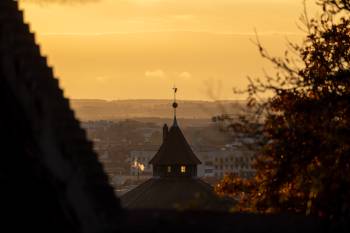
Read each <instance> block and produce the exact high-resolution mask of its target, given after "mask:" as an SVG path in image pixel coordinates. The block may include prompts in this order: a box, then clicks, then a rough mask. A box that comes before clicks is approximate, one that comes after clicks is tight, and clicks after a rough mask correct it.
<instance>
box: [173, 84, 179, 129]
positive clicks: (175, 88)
mask: <svg viewBox="0 0 350 233" xmlns="http://www.w3.org/2000/svg"><path fill="white" fill-rule="evenodd" d="M173 91H174V102H173V109H174V123H173V126H174V127H177V126H178V125H177V120H176V108H177V107H178V104H177V102H176V93H177V87H176V86H175V85H174V87H173Z"/></svg>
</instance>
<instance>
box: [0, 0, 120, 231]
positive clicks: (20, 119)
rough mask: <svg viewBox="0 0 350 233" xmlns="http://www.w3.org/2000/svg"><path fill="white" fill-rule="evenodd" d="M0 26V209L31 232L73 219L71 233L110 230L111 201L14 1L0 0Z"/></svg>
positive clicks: (115, 203)
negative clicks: (9, 153) (0, 134)
mask: <svg viewBox="0 0 350 233" xmlns="http://www.w3.org/2000/svg"><path fill="white" fill-rule="evenodd" d="M0 28H1V33H0V34H1V36H0V37H1V38H0V73H1V75H0V83H1V85H0V86H1V87H0V89H1V91H0V93H1V94H0V96H1V98H0V100H1V105H2V106H3V112H2V113H1V117H0V119H1V122H2V123H3V124H2V126H1V127H2V128H1V130H2V133H3V135H5V137H3V138H1V139H2V140H0V141H1V142H2V144H1V147H2V152H3V153H4V154H6V151H11V156H3V158H2V163H3V164H5V165H6V166H7V167H15V168H16V169H15V172H13V171H11V172H5V171H3V169H2V170H1V171H2V175H1V177H2V180H5V181H6V182H3V184H2V188H3V190H5V191H6V190H7V194H5V196H4V197H6V198H2V199H3V200H4V201H3V202H1V203H0V205H1V206H2V207H3V204H4V202H7V203H10V205H8V206H7V207H8V208H5V207H4V208H3V211H4V212H6V213H8V211H9V212H11V211H13V213H15V211H17V212H16V214H15V215H13V216H16V217H15V220H16V223H21V224H22V225H23V226H27V223H30V224H31V226H33V229H34V225H35V224H36V223H37V221H38V220H40V223H39V224H40V225H37V227H36V228H35V231H36V232H40V230H38V229H37V228H39V229H44V227H39V226H45V227H46V226H48V225H50V229H51V230H52V231H51V230H48V229H46V230H45V231H44V232H55V231H54V229H55V228H56V227H59V228H58V229H61V228H63V227H62V226H63V225H64V226H67V228H68V225H69V226H70V227H73V226H71V225H73V222H74V227H73V228H74V229H75V230H76V231H79V232H93V231H96V232H97V230H100V231H101V232H102V231H103V232H107V231H108V229H107V228H109V229H113V228H114V225H115V219H116V218H117V217H118V215H119V213H120V205H119V200H118V199H117V198H116V197H115V195H114V192H113V189H112V187H111V186H110V185H109V184H108V177H107V175H106V174H105V173H104V171H103V167H102V165H101V164H100V162H99V161H98V160H97V155H96V153H95V152H94V151H93V144H92V143H91V142H90V141H88V140H87V138H86V132H85V130H84V129H82V128H81V126H80V122H79V121H78V120H77V119H76V118H75V115H74V112H73V111H72V109H71V108H70V104H69V100H68V99H66V98H65V97H64V96H63V91H62V89H60V87H59V82H58V80H57V79H56V78H55V77H54V74H53V70H52V68H51V67H49V66H48V64H47V59H46V57H43V56H42V55H41V53H40V47H39V45H37V44H36V42H35V36H34V34H33V33H31V32H30V28H29V25H28V24H25V23H24V20H23V12H22V11H20V10H19V9H18V1H14V0H1V1H0ZM4 126H6V127H4ZM19 177H20V178H19ZM19 182H21V184H19ZM2 193H4V192H2ZM19 203H20V204H19ZM8 216H12V215H8ZM73 219H74V220H73ZM5 222H6V221H5ZM67 222H69V223H70V224H65V223H67ZM75 225H77V226H75ZM11 227H12V226H11ZM13 227H15V225H13ZM75 227H77V228H75ZM78 227H79V228H78ZM27 229H29V231H30V229H31V228H30V227H29V228H27ZM12 231H16V230H13V229H12ZM61 232H72V231H70V230H69V229H64V230H62V229H61Z"/></svg>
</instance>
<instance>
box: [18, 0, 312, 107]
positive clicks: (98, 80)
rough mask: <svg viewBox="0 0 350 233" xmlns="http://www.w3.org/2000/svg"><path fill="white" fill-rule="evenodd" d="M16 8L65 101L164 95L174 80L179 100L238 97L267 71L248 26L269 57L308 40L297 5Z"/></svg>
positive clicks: (273, 0)
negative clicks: (290, 44)
mask: <svg viewBox="0 0 350 233" xmlns="http://www.w3.org/2000/svg"><path fill="white" fill-rule="evenodd" d="M313 4H314V3H312V2H308V3H307V7H308V10H309V11H310V14H311V13H312V14H314V13H315V12H316V11H317V8H316V7H315V6H314V5H313ZM21 8H22V9H24V11H25V19H26V21H27V22H29V23H30V25H31V29H32V30H33V31H35V32H36V35H37V40H38V42H40V44H41V47H42V51H43V53H44V54H45V55H47V56H48V58H49V63H50V65H52V66H54V68H55V74H56V76H58V78H59V79H60V83H61V86H62V87H63V89H64V91H65V95H66V96H68V97H71V98H89V99H91V98H94V99H169V98H171V95H170V94H169V91H168V90H169V88H171V87H172V86H173V85H174V83H176V85H177V86H178V87H179V88H181V90H182V94H181V96H180V98H181V99H205V100H208V99H209V100H210V99H235V98H242V97H240V96H236V95H234V94H233V93H232V88H233V87H240V88H242V87H244V86H245V85H246V83H247V81H246V77H247V76H248V75H249V76H253V77H256V76H259V75H260V76H262V75H263V69H265V70H267V71H268V72H272V70H271V68H272V67H271V65H270V64H269V63H267V62H265V61H263V59H262V58H261V57H260V55H259V54H258V51H257V48H256V47H255V45H254V44H253V43H252V42H251V40H252V39H253V40H254V38H255V33H254V30H255V29H256V31H257V32H258V34H259V36H260V38H261V41H262V42H263V44H264V45H265V46H266V47H267V48H268V49H269V50H270V51H271V53H272V54H275V55H279V54H283V52H284V49H285V47H286V39H289V40H291V41H301V38H302V36H303V35H304V34H303V32H302V31H301V30H299V29H298V27H297V25H296V24H300V23H299V16H300V15H301V13H302V11H303V4H302V1H294V0H279V1H277V0H267V1H258V0H249V1H248V0H246V1H243V0H235V1H234V0H218V1H215V2H214V1H209V0H201V1H199V0H191V1H175V0H147V1H146V0H122V1H117V0H100V1H89V3H76V4H58V3H52V4H48V3H43V2H42V3H40V4H35V3H33V1H28V0H27V1H23V2H21Z"/></svg>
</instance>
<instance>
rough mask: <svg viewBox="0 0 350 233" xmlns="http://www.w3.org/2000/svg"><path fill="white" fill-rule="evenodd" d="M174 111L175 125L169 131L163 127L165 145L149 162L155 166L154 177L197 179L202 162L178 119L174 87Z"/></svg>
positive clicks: (163, 144) (175, 89)
mask: <svg viewBox="0 0 350 233" xmlns="http://www.w3.org/2000/svg"><path fill="white" fill-rule="evenodd" d="M173 90H174V102H173V104H172V106H173V109H174V120H173V125H172V126H171V128H170V129H169V130H168V127H167V125H166V124H165V125H164V127H163V143H162V145H161V146H160V148H159V150H158V152H157V153H156V154H155V156H154V157H153V158H152V159H151V161H150V162H149V163H150V164H152V165H153V176H154V177H160V178H164V177H187V178H190V177H196V176H197V165H198V164H201V161H200V160H199V159H198V158H197V156H196V155H195V154H194V152H193V151H192V149H191V147H190V145H189V144H188V142H187V140H186V138H185V137H184V135H183V133H182V131H181V129H180V127H179V125H178V123H177V119H176V109H177V107H178V103H177V102H176V92H177V88H176V87H174V89H173Z"/></svg>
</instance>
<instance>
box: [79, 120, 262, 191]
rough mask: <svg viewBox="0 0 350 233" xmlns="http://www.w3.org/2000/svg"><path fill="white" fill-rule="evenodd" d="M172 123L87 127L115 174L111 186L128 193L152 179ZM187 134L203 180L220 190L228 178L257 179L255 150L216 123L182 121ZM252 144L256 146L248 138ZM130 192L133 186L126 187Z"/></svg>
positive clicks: (94, 123) (117, 122)
mask: <svg viewBox="0 0 350 233" xmlns="http://www.w3.org/2000/svg"><path fill="white" fill-rule="evenodd" d="M170 121H171V119H168V118H163V119H162V118H158V119H153V120H152V119H148V118H138V119H127V120H115V121H106V120H99V121H85V122H83V123H82V127H83V128H85V129H86V130H87V133H88V137H89V139H90V140H91V141H93V142H94V149H95V151H96V153H97V154H98V158H99V160H100V162H101V163H102V164H103V166H104V169H105V171H106V172H107V173H108V175H109V179H110V183H111V184H112V185H113V186H114V187H115V189H116V190H118V191H119V192H121V193H123V192H126V191H128V190H129V188H130V187H134V186H136V185H137V184H139V183H141V182H143V181H145V180H147V179H148V178H150V177H151V176H152V166H151V165H149V161H150V160H151V158H152V157H153V156H154V155H155V154H156V152H157V151H158V149H159V146H160V145H161V143H162V126H163V124H164V123H168V124H169V123H170ZM179 124H181V125H184V127H183V132H184V135H185V137H186V139H187V140H188V141H189V143H190V145H191V147H192V148H193V150H194V152H195V153H196V155H197V156H198V158H199V159H200V160H201V162H202V163H201V164H200V165H199V166H198V177H199V178H201V179H203V180H205V181H207V182H208V183H211V184H212V185H214V184H215V183H216V182H218V181H219V180H220V179H221V178H223V176H224V175H225V174H229V173H234V174H236V175H239V176H241V177H244V178H250V177H252V176H254V174H255V170H254V169H253V168H252V162H253V161H254V150H252V149H251V147H249V148H248V147H247V146H246V145H245V143H242V141H241V139H240V140H238V139H235V137H234V136H233V135H232V134H229V133H228V132H223V131H221V130H220V128H219V127H218V125H217V123H214V122H212V121H211V120H210V119H201V120H198V119H179ZM246 141H247V142H248V143H251V144H252V143H254V141H252V140H250V139H246ZM125 187H129V188H126V189H125Z"/></svg>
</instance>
